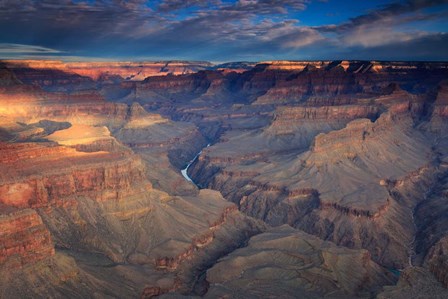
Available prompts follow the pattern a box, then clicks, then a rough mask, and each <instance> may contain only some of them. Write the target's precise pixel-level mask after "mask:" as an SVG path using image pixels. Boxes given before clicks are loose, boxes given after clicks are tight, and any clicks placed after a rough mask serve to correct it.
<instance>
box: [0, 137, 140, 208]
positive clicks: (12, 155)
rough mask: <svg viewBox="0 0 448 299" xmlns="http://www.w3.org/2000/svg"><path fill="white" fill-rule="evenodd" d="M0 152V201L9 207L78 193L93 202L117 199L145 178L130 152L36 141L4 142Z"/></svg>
mask: <svg viewBox="0 0 448 299" xmlns="http://www.w3.org/2000/svg"><path fill="white" fill-rule="evenodd" d="M1 152H2V158H3V160H2V162H3V163H2V164H1V165H2V168H3V169H4V173H3V175H2V176H0V178H1V180H0V194H1V197H0V202H1V203H3V204H6V205H9V206H14V207H21V208H27V207H43V206H47V205H49V204H57V205H62V204H64V203H69V202H70V201H68V202H66V200H67V199H70V197H71V196H74V195H83V194H84V195H88V196H89V197H91V198H93V199H95V200H97V201H103V200H110V199H120V198H122V197H124V196H126V195H129V194H133V192H134V190H133V188H132V186H133V185H134V184H138V183H139V182H143V181H144V180H145V175H144V166H143V164H142V162H141V161H140V160H139V159H137V158H136V157H135V156H133V155H123V154H122V153H106V152H98V153H80V152H77V151H76V150H74V149H71V148H65V147H61V146H49V147H48V146H39V145H36V144H7V145H4V146H3V148H2V151H1ZM8 158H9V159H8ZM142 184H143V183H142Z"/></svg>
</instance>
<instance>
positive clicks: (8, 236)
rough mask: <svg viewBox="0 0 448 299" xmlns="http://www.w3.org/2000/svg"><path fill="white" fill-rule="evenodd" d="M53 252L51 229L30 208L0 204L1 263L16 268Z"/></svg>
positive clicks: (46, 257) (41, 258) (32, 262)
mask: <svg viewBox="0 0 448 299" xmlns="http://www.w3.org/2000/svg"><path fill="white" fill-rule="evenodd" d="M54 253H55V251H54V247H53V242H52V240H51V237H50V232H49V231H48V229H47V228H46V227H45V225H44V224H43V223H42V219H41V218H40V216H39V215H38V214H37V213H36V212H35V211H34V210H31V209H25V210H17V209H14V208H10V207H7V206H5V205H3V204H1V205H0V265H2V266H1V267H2V268H8V269H15V268H21V267H23V266H25V265H30V264H35V263H37V262H38V261H41V260H43V259H48V258H50V257H51V256H53V255H54Z"/></svg>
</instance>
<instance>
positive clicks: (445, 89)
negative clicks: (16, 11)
mask: <svg viewBox="0 0 448 299" xmlns="http://www.w3.org/2000/svg"><path fill="white" fill-rule="evenodd" d="M447 78H448V63H444V62H383V61H265V62H259V63H247V62H234V63H227V64H219V65H214V64H212V63H208V62H188V61H166V62H164V61H161V62H141V63H137V62H62V61H43V60H4V61H1V62H0V297H1V298H17V297H26V298H28V297H33V298H44V297H45V298H48V297H52V298H62V297H64V298H105V297H110V298H154V297H160V298H186V297H188V298H194V297H198V298H199V297H205V298H266V297H269V298H298V297H299V298H322V297H326V298H409V297H413V298H428V296H429V297H431V298H446V297H447V296H448V290H447V288H448V216H447V215H448V214H447V211H448V191H447V190H448V133H447V132H448V81H447Z"/></svg>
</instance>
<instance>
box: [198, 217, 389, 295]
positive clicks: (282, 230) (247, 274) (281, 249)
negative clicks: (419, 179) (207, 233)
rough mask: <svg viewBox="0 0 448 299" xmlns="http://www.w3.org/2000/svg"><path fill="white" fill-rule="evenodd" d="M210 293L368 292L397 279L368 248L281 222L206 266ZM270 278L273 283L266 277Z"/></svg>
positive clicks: (352, 293)
mask: <svg viewBox="0 0 448 299" xmlns="http://www.w3.org/2000/svg"><path fill="white" fill-rule="evenodd" d="M207 280H208V281H209V282H210V289H209V291H208V293H207V294H206V298H216V297H220V296H236V295H237V294H245V296H247V297H254V298H259V297H263V296H277V295H279V294H281V295H282V297H284V298H297V296H299V297H306V298H319V297H323V296H326V295H329V294H331V296H335V297H338V296H341V297H342V296H343V297H345V298H351V297H357V296H361V297H362V296H365V295H366V291H367V293H369V292H372V291H374V290H378V289H379V288H380V286H382V285H384V284H392V283H393V281H394V279H393V277H392V275H390V274H389V273H387V270H385V269H383V268H381V267H380V266H378V265H377V264H375V263H374V262H372V261H371V259H370V255H369V253H368V252H367V251H365V250H350V249H346V248H342V247H337V246H335V245H334V244H332V243H329V242H324V241H322V240H320V239H318V238H316V237H313V236H310V235H307V234H305V233H303V232H300V231H297V230H294V229H292V228H290V227H288V226H281V227H277V228H274V229H271V230H268V231H267V232H265V233H262V234H260V235H257V236H255V237H252V238H251V239H250V240H249V243H248V245H247V247H244V248H241V249H238V250H236V251H235V252H233V253H231V254H230V255H229V256H227V257H225V258H223V259H221V260H220V261H219V262H218V263H217V264H216V265H215V266H214V267H212V268H211V269H210V270H208V271H207ZM266 282H269V283H266Z"/></svg>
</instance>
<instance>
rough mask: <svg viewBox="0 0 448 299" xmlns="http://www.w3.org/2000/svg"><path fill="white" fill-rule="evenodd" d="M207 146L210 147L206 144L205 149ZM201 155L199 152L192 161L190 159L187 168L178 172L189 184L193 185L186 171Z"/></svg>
mask: <svg viewBox="0 0 448 299" xmlns="http://www.w3.org/2000/svg"><path fill="white" fill-rule="evenodd" d="M209 146H210V143H209V144H207V146H206V147H209ZM201 154H202V150H201V151H200V152H199V153H197V154H196V156H194V158H193V159H191V161H190V162H189V163H188V164H187V166H186V167H185V168H184V169H182V170H181V171H180V172H181V173H182V176H183V177H184V178H185V179H186V180H187V181H189V182H191V183H193V184H194V182H193V180H192V179H191V178H190V177H189V176H188V173H187V171H188V167H190V165H191V164H193V162H194V161H196V159H197V158H198V157H199V156H200V155H201ZM195 185H196V184H195Z"/></svg>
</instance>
